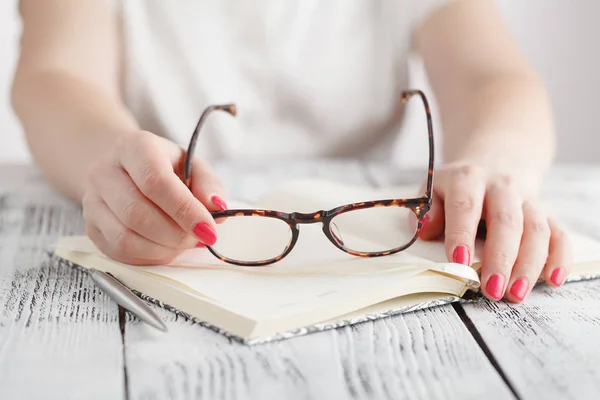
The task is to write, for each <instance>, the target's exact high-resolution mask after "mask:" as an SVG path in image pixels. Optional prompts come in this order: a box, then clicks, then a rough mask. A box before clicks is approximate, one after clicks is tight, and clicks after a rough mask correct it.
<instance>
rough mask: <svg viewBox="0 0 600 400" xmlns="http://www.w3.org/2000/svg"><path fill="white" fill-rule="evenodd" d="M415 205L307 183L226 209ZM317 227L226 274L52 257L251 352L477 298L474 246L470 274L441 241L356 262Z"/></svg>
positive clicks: (194, 265) (408, 193)
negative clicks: (271, 255) (272, 255)
mask: <svg viewBox="0 0 600 400" xmlns="http://www.w3.org/2000/svg"><path fill="white" fill-rule="evenodd" d="M418 195H419V193H418V188H417V187H412V186H402V187H388V188H379V189H372V188H368V187H354V186H348V185H342V184H339V183H333V182H325V181H317V180H305V181H295V182H291V183H289V184H287V185H283V186H281V187H279V188H277V189H276V190H273V191H271V192H269V193H267V194H266V195H265V196H263V197H262V198H261V199H260V200H259V201H258V202H257V203H256V204H252V205H248V204H241V203H239V202H235V201H230V202H229V203H230V208H232V209H233V208H262V209H272V210H278V211H283V212H293V211H297V212H314V211H317V210H327V209H331V208H334V207H337V206H340V205H343V204H347V203H352V202H359V201H367V200H375V199H387V198H408V197H418ZM251 219H252V218H250V219H249V220H251ZM359 222H360V221H359ZM227 223H228V222H227V221H226V222H225V224H227ZM320 225H321V224H310V225H300V235H299V239H298V242H297V244H296V246H295V247H294V249H293V250H292V252H291V253H290V254H289V255H288V256H287V257H286V258H284V259H283V260H281V261H279V262H277V263H275V264H271V265H269V266H263V267H242V266H236V265H231V264H228V263H225V262H223V261H221V260H219V259H218V258H216V257H215V256H213V255H212V254H210V253H209V251H208V250H207V249H193V250H188V251H186V252H184V253H183V254H181V256H180V257H178V258H177V259H176V260H175V261H174V262H172V263H171V264H169V265H165V266H146V267H144V266H142V267H140V266H131V265H125V264H122V263H118V262H116V261H114V260H111V259H109V258H107V257H106V256H104V255H103V254H102V253H100V252H99V251H98V250H97V249H96V247H95V246H94V245H93V244H92V242H91V241H90V240H89V239H88V238H87V237H86V236H72V237H63V238H61V239H60V241H59V242H58V244H57V245H56V248H55V254H56V255H57V256H59V257H60V258H62V259H64V260H66V261H68V262H70V263H72V264H75V265H77V266H80V267H83V268H95V269H98V270H102V271H105V272H108V273H110V274H112V275H113V276H115V277H116V278H117V279H119V280H120V281H121V282H123V283H124V284H125V285H127V286H129V287H130V288H131V289H133V290H134V291H136V292H137V293H138V294H139V295H140V296H141V297H142V298H144V299H146V300H150V301H153V302H155V303H157V304H159V305H161V306H163V307H166V308H168V309H170V310H172V311H174V312H177V313H182V314H184V315H185V316H186V317H190V318H192V319H194V320H195V321H197V322H199V323H201V324H203V325H205V326H208V327H210V328H212V329H215V330H217V331H219V332H221V333H223V334H225V335H227V336H230V337H232V338H234V339H237V340H239V341H242V342H244V343H248V344H255V343H262V342H266V341H270V340H275V339H281V338H288V337H293V336H298V335H302V334H306V333H309V332H313V331H321V330H325V329H330V328H334V327H339V326H344V325H349V324H354V323H358V322H362V321H367V320H372V319H376V318H381V317H385V316H389V315H394V314H398V313H402V312H408V311H413V310H417V309H422V308H426V307H433V306H437V305H442V304H447V303H450V302H454V301H460V300H461V299H465V298H468V297H469V294H471V295H473V294H477V293H478V291H479V276H478V273H477V270H478V269H479V267H480V264H481V263H480V259H481V258H480V257H481V252H482V249H483V247H482V246H483V243H482V242H481V241H480V242H478V243H477V245H476V249H475V254H474V256H473V265H472V266H471V267H469V266H465V265H461V264H455V263H450V262H448V261H447V257H446V254H445V250H444V245H443V242H442V241H438V242H430V241H421V240H417V241H416V242H415V243H414V244H413V245H412V246H411V247H409V248H408V249H407V250H404V251H402V252H400V253H397V254H393V255H389V256H384V257H376V258H363V257H356V256H352V255H349V254H347V253H345V252H343V251H340V250H339V249H338V248H336V247H335V246H334V245H332V243H331V242H330V241H329V240H328V239H327V238H326V237H325V235H324V234H323V231H322V230H321V226H320ZM254 227H256V226H254ZM244 229H245V228H243V226H242V227H241V228H240V229H238V230H237V231H236V232H235V233H236V235H237V237H238V239H239V240H238V242H237V244H235V245H236V246H246V247H248V243H252V246H250V247H249V248H246V251H256V252H260V251H262V250H263V249H262V247H261V245H258V246H257V243H264V246H267V245H268V244H269V241H270V240H274V238H273V237H272V236H273V235H269V234H268V232H263V233H260V232H259V233H258V234H257V233H256V232H245V231H244ZM393 229H394V225H393V224H381V223H379V224H378V223H369V224H367V223H365V222H364V221H362V222H361V223H360V224H355V225H349V226H344V230H345V233H344V240H352V237H353V236H355V238H357V240H363V241H368V242H369V243H370V244H373V243H375V244H377V243H379V244H382V245H385V244H386V243H385V242H386V241H389V240H390V238H391V237H392V238H393V237H394V235H395V234H396V232H394V231H393ZM348 230H350V232H349V233H348ZM571 240H572V242H573V245H574V250H575V251H574V254H575V265H574V266H573V268H572V271H571V274H570V276H569V277H568V279H567V280H568V281H575V280H583V279H592V278H596V277H600V243H598V242H596V241H594V240H591V239H589V238H587V237H583V236H580V235H571Z"/></svg>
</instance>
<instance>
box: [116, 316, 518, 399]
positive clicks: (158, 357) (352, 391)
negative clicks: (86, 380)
mask: <svg viewBox="0 0 600 400" xmlns="http://www.w3.org/2000/svg"><path fill="white" fill-rule="evenodd" d="M155 309H156V310H157V312H158V313H159V314H161V315H162V317H163V320H164V321H166V323H167V324H168V326H169V332H168V333H166V334H164V333H161V332H158V331H155V330H153V329H152V328H150V327H148V326H146V325H144V324H141V323H139V322H138V321H137V320H136V321H132V320H131V319H129V320H128V323H127V325H126V331H125V350H126V362H127V372H128V387H129V391H130V398H131V399H187V398H197V399H267V398H269V399H270V398H274V399H275V398H282V399H283V398H284V399H311V398H315V399H321V398H323V399H326V398H336V399H337V398H356V399H363V398H369V399H453V398H456V399H475V398H481V397H482V396H486V397H487V398H494V399H496V398H497V399H510V398H514V397H513V396H512V394H511V392H510V391H509V389H508V388H507V387H506V385H505V384H504V382H503V381H502V379H501V378H500V377H499V375H498V374H497V373H496V371H495V370H494V368H493V367H492V366H491V364H490V363H489V361H488V360H487V358H486V357H485V356H484V354H483V353H482V351H481V349H480V348H479V346H478V345H477V343H476V342H475V340H473V337H472V336H471V335H470V334H469V332H468V331H467V329H466V328H465V326H464V325H463V324H462V322H461V321H460V319H459V318H458V317H457V315H456V313H455V312H454V310H453V309H452V307H440V308H438V309H435V310H424V311H419V312H416V313H411V314H406V315H404V316H400V317H394V318H388V319H385V320H379V321H375V322H369V323H364V324H360V325H357V326H354V327H347V328H342V329H338V330H332V331H326V332H322V333H317V334H311V335H308V336H304V337H298V338H294V339H290V340H286V341H281V342H275V343H270V344H265V345H258V346H244V345H241V344H239V343H237V342H230V341H228V340H227V339H225V338H224V337H223V336H221V335H219V334H217V333H214V332H213V331H210V330H208V329H205V328H203V327H201V326H198V325H196V324H193V323H191V322H188V321H185V320H183V319H182V318H175V316H174V315H173V314H170V313H169V312H167V311H165V310H162V309H159V308H155Z"/></svg>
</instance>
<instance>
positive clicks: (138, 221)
mask: <svg viewBox="0 0 600 400" xmlns="http://www.w3.org/2000/svg"><path fill="white" fill-rule="evenodd" d="M124 213H125V216H124V219H125V221H124V222H125V225H127V226H128V227H130V228H135V227H139V226H141V225H143V224H144V223H145V222H146V221H147V220H148V218H149V214H150V213H149V210H148V207H145V206H144V205H142V204H140V203H139V202H136V201H135V200H134V201H131V202H129V204H127V206H125V212H124Z"/></svg>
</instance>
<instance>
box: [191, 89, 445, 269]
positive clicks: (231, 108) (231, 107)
mask: <svg viewBox="0 0 600 400" xmlns="http://www.w3.org/2000/svg"><path fill="white" fill-rule="evenodd" d="M413 96H418V97H420V98H421V100H422V102H423V106H424V108H425V115H426V119H427V136H428V141H429V162H428V169H427V184H426V186H425V195H424V196H423V197H421V198H413V199H388V200H374V201H368V202H361V203H351V204H346V205H342V206H339V207H336V208H334V209H332V210H328V211H321V212H329V213H333V212H335V214H334V215H332V216H331V217H329V218H330V219H331V218H333V216H335V215H339V214H340V213H343V212H347V211H352V210H356V209H360V208H370V207H376V206H386V207H387V206H400V207H408V208H411V209H412V210H413V212H415V209H416V208H412V206H414V207H419V212H416V215H417V220H418V226H417V230H416V232H415V236H414V237H413V238H412V240H411V241H410V242H409V243H408V244H407V245H404V246H401V247H398V248H395V249H391V250H389V251H383V252H372V253H360V252H355V251H352V250H349V249H346V248H345V247H343V246H340V245H339V244H338V243H337V242H336V241H335V239H333V238H332V237H331V233H330V231H329V229H327V231H325V228H326V224H323V230H324V233H325V235H326V236H327V237H328V239H329V240H330V241H331V242H332V243H334V245H336V247H338V248H339V249H341V250H342V251H344V252H346V253H348V254H351V255H355V256H361V257H378V256H384V255H390V254H394V253H398V252H399V251H403V250H405V249H407V248H408V247H410V246H411V245H412V244H413V243H414V242H415V241H416V240H417V238H418V237H419V234H420V230H421V227H422V225H423V217H424V216H425V215H426V214H427V212H428V211H429V209H430V207H431V203H432V193H433V175H434V173H433V170H434V161H435V157H434V149H435V147H434V138H433V121H432V118H431V109H430V106H429V101H428V100H427V96H426V95H425V93H424V92H423V91H421V90H418V89H417V90H404V91H402V92H401V101H402V103H403V104H405V103H406V102H407V101H408V100H409V99H410V98H411V97H413ZM215 110H220V111H225V112H227V113H229V114H231V115H232V116H236V115H237V108H236V106H235V104H223V105H211V106H208V107H207V108H206V109H205V110H204V112H203V113H202V115H201V116H200V118H199V120H198V123H197V124H196V128H195V129H194V133H193V134H192V137H191V139H190V143H189V146H188V149H187V152H185V153H184V158H183V171H182V180H183V182H184V184H185V185H186V186H187V187H188V188H189V189H190V190H191V183H192V182H191V179H192V176H191V172H192V168H191V167H192V158H193V154H194V149H195V147H196V142H197V139H198V135H199V132H200V129H201V127H202V125H203V123H204V121H205V120H206V117H207V116H208V115H209V114H210V113H211V112H212V111H215ZM388 202H389V204H387V203H388ZM361 204H362V206H361ZM365 204H368V205H365ZM371 204H373V205H371ZM415 204H418V205H415ZM421 208H422V209H423V210H424V211H423V212H420V210H421ZM252 211H255V212H264V213H265V214H264V215H260V216H267V217H275V218H277V217H281V216H284V215H286V213H282V212H279V211H274V210H255V209H238V210H226V211H216V212H212V213H211V214H212V215H213V218H219V217H221V218H222V217H227V216H235V214H236V213H238V214H239V213H245V212H250V216H252ZM317 213H318V212H317ZM315 214H316V213H315ZM288 215H291V214H288ZM295 215H296V216H298V215H300V213H296V214H295ZM280 219H281V218H280ZM284 221H285V219H284ZM298 223H300V222H296V223H293V224H289V225H290V228H291V229H292V240H291V241H290V243H289V244H288V246H287V247H286V249H285V250H284V252H283V253H282V254H281V255H279V256H278V257H275V258H272V259H269V260H264V261H256V262H244V261H238V260H232V259H229V258H225V257H222V256H221V255H219V254H218V253H217V252H215V250H214V249H213V248H212V247H211V246H207V249H208V250H209V251H210V252H211V253H212V254H213V255H214V256H215V257H217V258H219V259H220V260H221V261H224V262H227V263H230V264H235V265H243V266H265V265H270V264H273V263H275V262H278V261H280V260H281V259H283V258H284V257H285V256H287V255H288V254H289V252H290V251H291V250H292V249H293V247H294V245H295V243H296V241H297V239H298V235H299V230H298V227H297V224H298ZM328 225H329V224H327V228H328Z"/></svg>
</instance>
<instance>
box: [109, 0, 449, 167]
mask: <svg viewBox="0 0 600 400" xmlns="http://www.w3.org/2000/svg"><path fill="white" fill-rule="evenodd" d="M115 1H116V9H115V10H116V11H115V12H117V13H118V18H119V20H120V24H121V36H122V46H123V69H124V82H123V91H124V97H125V101H126V104H127V105H128V107H129V108H130V109H131V110H132V112H133V114H134V115H135V117H136V118H137V120H138V121H139V123H140V124H141V127H142V129H147V130H150V131H152V132H154V133H156V134H159V135H163V136H165V137H168V138H170V139H172V140H174V141H175V142H176V143H178V144H180V145H181V146H183V147H187V144H188V141H189V138H190V136H191V134H192V132H193V130H194V127H195V125H196V122H197V120H198V118H199V117H200V114H201V113H202V111H203V110H204V108H205V107H207V106H208V105H211V104H228V103H234V104H235V105H236V107H237V111H238V115H237V116H236V117H232V116H230V115H228V114H226V113H224V112H218V111H217V112H214V113H213V114H211V116H210V117H209V118H208V120H207V122H206V124H205V125H204V128H203V129H202V131H201V134H200V136H199V138H198V144H197V146H196V154H197V155H200V156H202V157H205V158H206V159H208V160H215V159H251V160H263V161H264V160H271V159H274V160H286V159H290V158H317V157H357V158H375V157H376V158H382V157H389V156H390V149H391V148H392V147H393V143H394V142H395V141H396V139H397V138H398V135H399V133H400V128H401V122H402V110H403V106H402V105H401V103H400V95H399V94H400V92H401V91H402V90H404V89H407V88H408V87H407V85H408V59H409V54H410V51H411V48H410V45H411V33H412V32H413V31H414V29H415V27H416V26H417V24H419V23H420V22H421V21H422V20H423V18H424V17H425V16H426V15H427V14H428V13H430V12H431V11H432V10H433V9H434V8H435V7H436V6H438V5H439V4H440V3H442V2H444V1H447V0H387V1H386V0H381V1H376V0H327V1H323V0H285V1H282V0H252V1H246V0H237V1H236V0H218V1H207V0H185V1H184V0H178V1H164V0H121V1H118V0H115ZM425 134H426V133H425V132H424V135H425ZM423 140H424V144H425V141H426V136H424V138H423ZM426 157H427V154H426V153H425V154H423V158H426Z"/></svg>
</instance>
